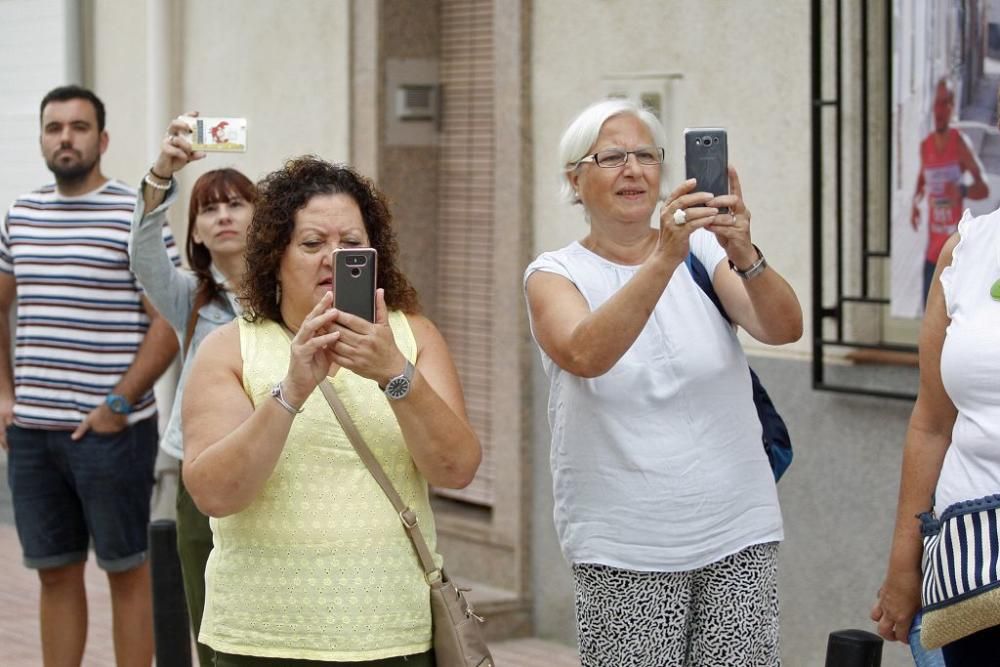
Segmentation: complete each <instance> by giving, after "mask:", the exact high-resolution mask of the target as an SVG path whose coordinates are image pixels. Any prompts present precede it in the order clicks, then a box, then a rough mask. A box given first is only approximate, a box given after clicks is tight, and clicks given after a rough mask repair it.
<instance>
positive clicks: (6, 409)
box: [0, 396, 14, 452]
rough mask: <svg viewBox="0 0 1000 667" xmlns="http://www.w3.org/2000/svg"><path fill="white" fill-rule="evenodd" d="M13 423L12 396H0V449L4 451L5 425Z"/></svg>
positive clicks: (5, 442)
mask: <svg viewBox="0 0 1000 667" xmlns="http://www.w3.org/2000/svg"><path fill="white" fill-rule="evenodd" d="M13 423H14V397H13V396H4V397H2V398H0V449H2V450H4V451H5V452H6V451H8V447H7V427H8V426H10V425H11V424H13Z"/></svg>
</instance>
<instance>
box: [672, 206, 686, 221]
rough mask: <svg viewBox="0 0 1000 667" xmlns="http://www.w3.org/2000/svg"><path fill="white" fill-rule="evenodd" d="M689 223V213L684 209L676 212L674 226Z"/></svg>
mask: <svg viewBox="0 0 1000 667" xmlns="http://www.w3.org/2000/svg"><path fill="white" fill-rule="evenodd" d="M687 221H688V216H687V212H686V211H685V210H684V209H682V208H679V209H677V210H676V211H674V224H675V225H683V224H685V223H687Z"/></svg>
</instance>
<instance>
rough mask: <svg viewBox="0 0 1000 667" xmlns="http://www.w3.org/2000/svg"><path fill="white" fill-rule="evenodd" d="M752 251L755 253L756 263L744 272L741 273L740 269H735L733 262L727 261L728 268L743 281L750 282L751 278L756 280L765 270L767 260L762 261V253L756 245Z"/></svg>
mask: <svg viewBox="0 0 1000 667" xmlns="http://www.w3.org/2000/svg"><path fill="white" fill-rule="evenodd" d="M753 249H754V250H756V251H757V261H756V262H754V263H753V264H751V265H750V267H749V268H748V269H747V270H746V271H741V270H740V269H737V268H736V265H735V264H733V260H729V268H730V269H732V270H733V271H735V272H736V275H738V276H739V277H740V278H742V279H743V280H750V279H751V278H756V277H757V276H759V275H760V274H762V273H764V270H765V269H767V260H766V259H764V253H762V252H761V251H760V248H758V247H757V246H756V245H755V246H754V247H753Z"/></svg>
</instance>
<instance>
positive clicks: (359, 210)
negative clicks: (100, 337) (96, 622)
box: [183, 156, 481, 667]
mask: <svg viewBox="0 0 1000 667" xmlns="http://www.w3.org/2000/svg"><path fill="white" fill-rule="evenodd" d="M259 188H260V196H259V199H258V202H257V210H256V212H255V214H254V218H253V222H252V223H251V227H250V233H249V237H248V241H247V274H246V280H245V290H244V294H245V296H246V306H247V313H246V315H245V316H244V317H243V318H240V319H238V320H237V321H235V322H233V323H231V324H228V325H226V326H224V327H222V328H221V329H219V330H218V331H216V332H213V333H212V334H211V335H210V336H209V337H208V338H207V339H206V340H205V342H204V343H203V344H202V346H201V350H200V351H199V353H198V357H197V359H196V360H195V366H194V368H193V369H192V372H191V382H190V383H189V388H188V390H187V391H186V392H185V395H184V413H183V414H184V439H185V445H186V447H185V452H184V454H185V459H184V478H185V482H186V484H187V486H188V489H189V490H190V491H191V495H192V496H193V497H194V499H195V502H196V503H197V504H198V507H200V508H201V509H202V510H203V511H204V512H206V513H207V514H209V515H210V516H212V517H215V518H214V519H213V520H212V530H213V534H214V536H215V545H216V546H215V550H214V551H213V552H212V555H211V557H210V559H209V564H208V571H207V577H206V579H207V582H208V591H207V596H206V601H205V617H204V620H203V623H202V633H201V640H202V641H204V642H205V643H206V644H208V645H210V646H212V647H213V648H214V649H216V650H217V651H218V652H219V654H218V662H217V664H218V665H219V666H220V667H224V666H232V665H285V664H288V663H287V661H288V660H303V661H308V662H303V663H301V664H303V665H306V664H308V665H340V664H356V663H361V664H364V665H384V666H396V665H399V666H400V667H403V666H405V667H419V666H421V665H425V666H427V667H431V666H432V665H433V652H432V651H431V616H430V594H429V588H428V583H427V581H426V579H425V578H424V573H423V571H422V569H421V567H420V564H419V561H418V560H417V557H416V554H415V552H414V549H413V546H412V545H411V543H410V541H409V539H408V537H407V535H406V534H405V532H404V530H403V525H402V524H401V522H400V517H399V516H398V515H397V514H396V512H395V510H393V508H392V505H391V504H390V503H389V501H388V499H387V498H386V496H385V494H384V493H383V492H382V490H381V488H380V487H379V486H378V484H377V483H376V482H375V480H374V478H373V477H372V476H371V474H370V473H369V471H368V469H367V468H366V467H365V465H364V463H363V462H362V461H361V460H360V459H359V457H358V456H357V454H356V453H355V450H354V449H353V447H352V446H351V444H350V441H349V440H348V438H347V436H346V434H345V432H344V430H343V428H342V427H341V425H340V423H339V422H338V420H337V419H336V417H335V416H334V414H333V412H332V411H331V408H330V406H329V405H328V404H327V402H326V401H325V399H324V397H323V395H322V394H321V393H320V392H318V391H315V390H316V388H317V386H318V384H319V383H320V382H330V383H331V384H332V385H333V387H334V388H335V391H336V393H337V394H338V395H339V397H340V398H341V400H342V401H343V402H344V404H345V405H346V408H347V411H348V413H349V414H350V415H351V417H352V420H353V421H354V423H355V425H356V426H357V428H358V430H359V431H360V434H361V436H362V438H363V439H364V441H365V442H366V443H367V445H368V447H369V448H370V449H371V450H372V452H373V453H374V455H375V458H376V459H377V460H378V462H379V463H380V464H381V466H382V468H383V469H384V470H385V472H386V473H387V475H388V476H389V478H390V479H391V481H392V483H393V485H394V486H395V487H396V489H397V490H398V491H399V493H400V495H401V496H402V498H403V500H404V501H405V502H406V503H407V504H408V505H409V506H410V507H411V508H412V509H413V510H414V511H415V512H416V514H417V516H418V521H419V526H420V527H421V528H422V532H423V534H424V537H425V539H426V541H427V543H428V545H429V546H430V549H431V551H432V552H434V549H435V546H434V545H435V542H436V540H435V532H434V519H433V515H432V514H431V509H430V503H429V498H428V491H427V488H428V486H427V485H428V483H431V484H434V485H435V486H443V487H452V488H460V487H463V486H466V485H467V484H468V483H469V482H470V481H471V480H472V478H473V476H474V475H475V472H476V469H477V467H478V465H479V461H480V457H481V452H480V446H479V441H478V439H477V438H476V435H475V433H474V432H473V431H472V428H471V427H470V426H469V423H468V419H467V417H466V414H465V404H464V400H463V398H462V391H461V386H460V384H459V380H458V374H457V372H456V370H455V367H454V364H453V363H452V361H451V356H450V355H449V353H448V348H447V346H446V345H445V342H444V339H443V338H442V336H441V334H440V333H439V332H438V330H437V329H436V328H435V327H434V325H433V324H432V323H431V322H430V320H428V319H427V318H426V317H424V316H422V315H420V314H419V305H418V302H417V295H416V291H415V290H414V289H413V287H412V286H411V285H410V283H409V282H408V280H407V279H406V277H405V276H404V275H403V273H402V272H401V271H400V269H399V265H398V257H397V255H398V250H397V245H396V239H395V234H394V231H393V229H392V226H391V215H390V213H389V210H388V207H387V205H386V203H385V199H384V197H383V195H382V194H381V193H380V192H379V191H378V190H377V189H376V188H375V186H374V185H373V184H372V183H371V182H370V181H368V180H367V179H365V178H363V177H361V176H359V175H358V174H357V173H356V172H354V171H353V170H352V169H350V168H349V167H346V166H343V165H334V164H330V163H327V162H324V161H322V160H319V159H317V158H314V157H308V156H307V157H302V158H298V159H295V160H291V161H289V162H288V163H286V164H285V166H284V168H282V169H280V170H278V171H276V172H274V173H272V174H270V175H269V176H267V177H266V178H265V179H264V180H263V181H261V183H259ZM369 247H370V248H374V249H375V250H376V251H377V253H378V263H377V279H378V284H379V286H380V287H379V289H378V290H377V293H376V311H375V312H376V315H375V321H374V322H369V321H367V320H365V319H362V318H360V317H357V316H354V315H350V314H348V313H345V312H341V311H338V310H337V309H335V308H333V307H332V306H333V302H334V299H333V297H334V294H333V291H332V290H333V288H334V286H333V284H332V278H333V267H332V265H331V255H332V253H333V251H334V250H336V249H338V248H369ZM284 329H287V332H286V331H285V330H284ZM434 558H435V559H436V561H437V562H438V563H440V560H441V559H440V556H437V555H435V556H434ZM295 664H300V663H298V662H296V663H295Z"/></svg>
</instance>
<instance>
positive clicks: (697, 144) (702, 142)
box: [684, 127, 729, 213]
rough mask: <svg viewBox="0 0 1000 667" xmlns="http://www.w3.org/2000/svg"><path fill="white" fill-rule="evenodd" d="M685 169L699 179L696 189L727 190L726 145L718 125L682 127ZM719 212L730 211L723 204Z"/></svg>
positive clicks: (722, 191) (727, 162) (688, 173)
mask: <svg viewBox="0 0 1000 667" xmlns="http://www.w3.org/2000/svg"><path fill="white" fill-rule="evenodd" d="M684 169H685V171H686V172H687V178H694V179H696V180H697V181H698V185H697V188H696V192H711V193H712V194H713V195H716V196H718V195H727V194H729V149H728V147H727V145H726V130H725V129H724V128H721V127H689V128H687V129H686V130H684ZM719 212H720V213H729V209H728V208H727V207H725V206H723V207H721V208H720V209H719Z"/></svg>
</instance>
